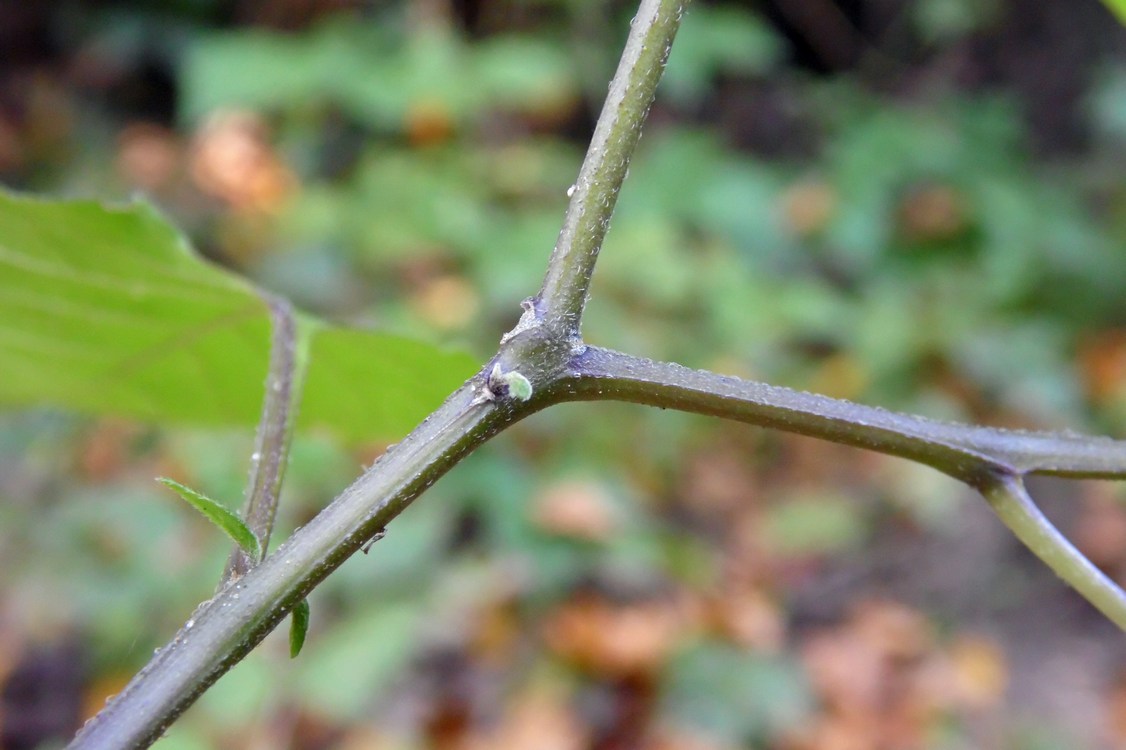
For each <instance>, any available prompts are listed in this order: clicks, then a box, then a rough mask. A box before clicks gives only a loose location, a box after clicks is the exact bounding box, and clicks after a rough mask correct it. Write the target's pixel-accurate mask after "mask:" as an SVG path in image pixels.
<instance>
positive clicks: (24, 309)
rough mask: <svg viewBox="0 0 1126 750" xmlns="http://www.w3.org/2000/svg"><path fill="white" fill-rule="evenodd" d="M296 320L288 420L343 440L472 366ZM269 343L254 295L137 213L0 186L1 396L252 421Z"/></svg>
mask: <svg viewBox="0 0 1126 750" xmlns="http://www.w3.org/2000/svg"><path fill="white" fill-rule="evenodd" d="M301 325H303V326H306V327H308V329H310V330H309V332H310V334H311V336H312V343H311V347H310V348H311V351H310V366H309V371H308V374H307V378H306V385H305V389H304V401H303V402H302V406H301V410H300V419H299V425H300V426H304V427H307V428H319V429H327V430H329V431H331V432H332V433H334V434H335V435H337V436H338V437H342V438H344V439H347V440H362V439H379V438H388V437H396V436H398V435H400V434H402V433H403V432H404V431H406V430H407V429H409V428H410V427H411V426H413V425H414V424H415V423H416V422H417V421H418V420H419V419H421V418H422V417H423V416H424V415H425V414H426V413H427V412H428V411H430V410H431V409H432V408H433V407H434V406H436V405H437V404H438V403H439V401H440V400H441V398H442V397H443V396H444V395H445V394H446V393H448V392H449V391H450V390H452V389H453V388H454V387H456V386H457V385H458V384H460V383H461V382H462V381H463V380H464V379H465V378H466V377H467V376H468V375H469V374H470V373H471V372H472V370H473V363H472V361H471V359H470V358H469V357H468V356H466V355H464V354H460V353H450V352H444V351H441V350H439V349H437V348H435V347H433V346H430V345H427V344H424V343H421V342H417V341H412V340H408V339H404V338H400V337H397V336H392V335H388V334H380V333H374V332H369V331H359V330H349V329H342V328H334V327H331V326H328V325H327V324H324V323H322V322H320V321H317V320H314V319H312V318H307V317H302V319H301ZM269 339H270V322H269V314H268V309H267V305H266V302H265V301H264V299H263V298H262V296H261V295H260V294H259V293H258V292H257V291H256V290H255V289H254V288H253V287H252V286H251V285H250V284H249V283H248V282H247V281H245V280H244V279H241V278H240V277H238V276H235V275H233V274H231V273H227V272H225V271H223V270H221V269H219V268H217V267H215V266H212V265H211V264H209V263H206V262H204V261H203V260H201V259H200V258H199V257H198V256H196V255H195V254H194V253H193V252H192V251H191V249H190V248H189V247H188V245H187V243H186V241H185V240H184V238H183V237H182V236H181V235H179V234H178V233H177V232H176V231H175V230H174V229H173V228H172V227H170V226H169V225H168V224H167V223H166V222H165V221H164V220H163V218H161V217H160V216H159V214H158V213H157V212H156V211H155V210H153V209H152V208H151V207H149V206H147V205H145V204H132V205H129V206H119V207H106V206H102V205H99V204H98V203H95V202H92V201H48V200H39V199H35V198H28V197H20V196H16V195H12V194H4V193H0V364H2V368H3V377H2V378H0V405H6V406H34V405H54V406H61V407H65V408H72V409H76V410H79V411H85V412H91V413H98V414H122V415H127V416H132V417H137V418H141V419H146V420H154V421H175V422H182V423H191V424H198V425H204V426H218V425H231V424H235V425H238V424H241V425H252V424H254V423H255V422H256V421H257V416H258V411H259V409H260V406H261V401H262V394H261V389H262V382H263V381H264V379H265V374H266V368H267V359H268V353H269Z"/></svg>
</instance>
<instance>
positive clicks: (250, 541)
mask: <svg viewBox="0 0 1126 750" xmlns="http://www.w3.org/2000/svg"><path fill="white" fill-rule="evenodd" d="M156 481H158V482H160V483H161V484H163V485H164V486H165V487H167V488H168V489H170V490H172V491H173V492H175V493H176V494H177V495H179V496H180V497H182V498H184V500H185V501H186V502H187V503H188V505H190V506H192V507H193V508H195V509H196V510H198V511H199V512H200V513H202V514H203V516H204V518H206V519H207V520H208V521H211V523H213V524H215V525H216V526H217V527H219V529H220V530H221V531H222V532H223V533H224V534H226V535H227V536H229V537H230V538H231V541H233V542H234V543H235V544H237V545H238V546H239V547H241V548H242V551H243V552H245V553H246V554H248V555H250V557H251V559H253V560H258V559H260V558H261V557H262V545H261V544H260V543H259V541H258V537H256V536H254V532H253V531H251V530H250V527H249V526H247V525H246V522H245V521H243V520H242V519H241V518H239V516H238V514H237V513H235V512H234V511H232V510H231V509H230V508H227V507H226V506H224V505H222V504H220V503H217V502H215V501H214V500H212V499H211V498H209V497H208V496H207V495H203V494H200V493H199V492H196V491H195V490H193V489H192V488H191V487H185V486H184V485H182V484H180V483H179V482H177V481H176V480H174V479H169V478H168V477H160V478H159V479H157V480H156Z"/></svg>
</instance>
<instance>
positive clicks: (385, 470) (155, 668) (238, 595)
mask: <svg viewBox="0 0 1126 750" xmlns="http://www.w3.org/2000/svg"><path fill="white" fill-rule="evenodd" d="M483 379H484V374H479V375H478V376H476V377H474V378H473V379H472V380H470V381H469V382H467V383H466V384H465V385H463V386H462V387H461V388H460V389H458V390H457V391H456V392H454V394H453V395H451V396H450V397H449V399H447V400H446V402H445V403H444V404H443V405H442V406H441V407H439V408H438V410H437V411H435V412H434V413H433V414H432V415H431V416H430V417H429V418H428V419H427V420H426V421H424V422H423V423H422V424H421V425H419V426H418V427H417V428H416V429H415V430H414V431H413V432H412V433H411V434H410V435H408V436H407V437H406V438H405V439H404V440H403V441H402V442H400V443H399V444H398V445H397V446H395V447H394V449H388V451H387V453H385V454H384V455H383V456H382V457H381V458H380V459H379V460H378V461H377V462H376V463H375V464H374V465H373V466H372V467H371V468H370V469H369V470H368V471H367V472H365V473H364V474H363V476H361V477H360V478H359V479H357V480H356V481H355V482H354V483H353V484H352V485H351V486H350V487H348V488H347V489H346V490H344V492H343V493H341V494H340V496H339V497H337V498H336V500H334V501H333V502H332V503H331V504H330V505H329V506H328V507H327V508H325V509H324V510H323V511H322V512H321V513H319V514H318V515H317V516H316V518H314V519H313V520H312V521H310V522H309V523H308V524H307V525H306V526H304V527H303V528H301V529H300V530H298V531H297V532H295V533H294V534H293V535H292V536H291V537H290V538H289V539H288V540H286V541H285V542H284V543H283V544H282V545H281V546H279V547H278V549H277V550H276V551H275V552H274V553H273V554H271V555H269V556H268V557H266V559H264V560H263V561H262V562H261V563H260V564H258V565H257V566H255V567H253V568H252V569H250V570H249V571H248V572H247V573H246V574H245V575H244V576H243V577H242V578H239V579H237V580H234V581H231V582H230V583H228V584H227V585H226V586H225V587H224V588H223V589H222V590H220V591H219V592H218V593H217V594H216V595H215V596H214V597H213V598H212V599H211V600H209V601H208V602H205V603H204V604H202V605H201V606H200V607H199V608H198V609H197V610H196V611H195V613H193V615H192V618H191V619H190V620H188V622H187V623H185V625H184V627H183V628H182V629H181V630H180V632H179V633H177V634H176V637H175V638H173V640H172V641H171V643H169V644H168V645H167V646H165V647H164V648H163V649H161V650H160V651H159V652H158V653H157V654H156V655H155V656H154V657H153V659H152V661H150V662H149V663H148V665H146V666H145V668H144V669H143V670H141V672H140V673H138V674H137V675H136V676H135V677H134V678H133V680H132V681H130V683H129V684H128V685H127V686H126V688H125V690H123V691H122V692H121V694H120V695H118V696H116V697H115V698H114V699H113V700H112V701H111V702H110V703H109V705H107V706H106V708H105V709H104V710H103V711H102V712H101V713H99V714H98V715H97V716H95V717H94V718H93V719H92V720H91V721H90V722H88V723H87V724H86V726H84V727H83V728H82V730H81V731H80V732H79V734H78V736H77V737H76V738H75V739H74V741H73V742H72V743H71V745H70V746H69V747H71V748H73V749H75V750H77V749H78V748H81V749H82V750H93V749H94V748H97V749H99V750H121V749H122V748H139V747H147V746H148V745H149V744H151V743H152V742H154V741H155V740H156V739H157V738H158V737H159V736H160V734H161V733H162V732H163V731H164V730H165V728H167V727H168V725H169V724H171V723H172V721H173V720H174V719H175V718H176V717H177V716H179V715H180V714H181V713H182V712H183V711H184V710H185V709H186V708H187V707H188V706H189V705H191V703H192V702H193V701H194V700H195V699H196V698H197V697H198V696H199V695H200V694H201V693H202V692H203V691H204V690H205V689H206V688H207V687H208V686H209V685H211V683H213V682H214V681H215V680H216V679H218V678H219V677H220V676H221V675H222V674H223V673H224V672H226V671H227V670H228V669H230V668H231V667H232V666H234V665H235V664H236V663H238V661H239V660H240V659H242V657H243V656H245V655H246V654H247V653H248V652H249V651H250V650H251V649H252V648H253V647H254V646H255V645H257V644H258V643H259V642H260V641H261V640H262V639H263V638H264V637H265V636H266V634H268V633H269V632H270V631H271V630H273V628H274V627H275V626H276V625H277V623H278V622H279V621H280V620H281V619H282V618H283V617H285V615H286V614H287V613H288V612H289V611H290V609H292V608H293V607H294V606H295V605H296V604H297V603H298V602H299V601H301V599H303V598H304V597H305V595H306V594H308V593H309V591H310V590H312V588H313V587H314V586H315V585H316V584H317V583H319V582H320V581H321V580H322V579H323V578H324V577H325V576H327V575H328V574H329V573H330V572H332V571H333V570H335V569H336V568H337V567H338V566H339V565H340V564H341V563H342V562H343V561H344V560H345V559H347V558H348V557H349V556H350V555H351V554H353V553H354V552H355V551H356V550H357V549H359V548H360V546H361V545H363V543H364V542H365V541H367V540H368V539H369V538H371V537H373V536H374V535H375V534H377V533H379V532H380V531H382V530H383V529H384V527H385V526H386V525H387V524H388V523H389V522H390V521H391V519H393V518H394V517H395V516H397V515H398V514H399V513H400V512H401V511H402V510H403V509H404V508H405V507H406V506H407V505H408V504H409V503H410V502H411V500H413V499H414V498H415V497H417V496H418V495H419V494H420V493H421V492H422V491H423V490H425V489H426V488H427V487H429V486H430V485H431V484H433V483H434V481H436V480H437V479H438V478H439V477H440V476H442V475H443V474H445V473H446V471H448V470H449V469H450V468H451V467H452V466H453V465H454V464H456V463H457V462H458V461H459V460H460V459H461V458H462V457H463V456H465V455H466V454H467V453H469V452H471V451H472V450H473V449H475V448H476V447H478V446H479V445H481V444H482V443H484V442H485V441H486V440H488V439H489V438H490V437H492V436H493V435H495V434H496V433H497V432H498V431H500V430H501V429H503V428H504V427H505V426H507V425H508V424H510V423H511V422H513V421H516V420H517V419H519V418H522V417H523V416H526V415H527V414H530V413H531V412H533V411H535V410H536V409H537V408H540V406H542V403H541V402H536V401H532V402H529V403H528V404H521V409H520V410H519V411H517V409H516V407H515V404H513V403H505V404H492V403H485V404H479V403H475V402H474V396H475V395H476V394H477V392H478V391H479V388H480V386H481V384H482V383H483V382H484V380H483Z"/></svg>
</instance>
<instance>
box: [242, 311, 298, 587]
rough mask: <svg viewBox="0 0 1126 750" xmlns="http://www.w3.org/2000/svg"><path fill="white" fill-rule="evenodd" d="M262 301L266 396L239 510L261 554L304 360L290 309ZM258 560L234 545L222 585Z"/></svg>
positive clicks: (281, 473)
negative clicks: (267, 327)
mask: <svg viewBox="0 0 1126 750" xmlns="http://www.w3.org/2000/svg"><path fill="white" fill-rule="evenodd" d="M266 302H267V304H268V305H269V308H270V323H271V336H270V369H269V372H268V373H267V375H266V396H265V398H264V399H263V402H262V417H261V419H260V420H259V422H258V431H257V433H256V435H255V439H254V453H253V454H252V455H251V456H250V477H249V479H248V480H247V485H246V508H245V509H244V511H243V518H244V520H245V521H246V524H247V526H249V527H250V530H251V531H253V532H254V536H256V537H257V538H258V543H259V546H260V547H261V549H262V554H263V555H265V554H266V549H267V547H268V546H269V544H270V533H271V532H272V531H273V528H274V517H275V516H276V515H277V510H278V495H279V494H280V493H281V485H282V480H283V479H284V476H285V467H286V464H287V463H288V457H289V444H290V439H291V437H292V436H293V423H294V421H295V419H296V413H297V404H298V402H299V401H300V398H301V381H302V379H303V376H304V371H305V357H304V356H303V352H299V351H298V349H299V348H303V346H304V344H303V342H299V341H298V335H297V321H296V319H295V318H294V314H293V308H292V306H291V305H290V304H289V302H288V301H286V300H284V299H282V298H280V297H275V296H272V295H267V296H266ZM258 562H259V561H258V560H251V559H250V556H249V555H247V554H246V552H244V551H243V550H242V549H241V548H240V547H238V546H236V547H235V549H234V551H233V552H232V553H231V556H230V558H229V559H228V560H227V567H226V570H225V571H224V572H223V579H222V583H223V584H226V583H227V582H228V581H230V580H231V579H232V578H239V577H241V576H243V575H244V574H245V573H246V572H247V571H248V570H250V569H251V568H252V567H254V566H255V565H257V564H258Z"/></svg>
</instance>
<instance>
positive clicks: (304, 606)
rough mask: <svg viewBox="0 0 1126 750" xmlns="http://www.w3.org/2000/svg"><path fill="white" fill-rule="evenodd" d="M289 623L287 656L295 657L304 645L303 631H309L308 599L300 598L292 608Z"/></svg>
mask: <svg viewBox="0 0 1126 750" xmlns="http://www.w3.org/2000/svg"><path fill="white" fill-rule="evenodd" d="M292 616H293V617H292V620H291V621H290V624H289V658H290V659H296V658H297V655H298V654H299V653H301V647H302V646H304V645H305V633H307V632H308V631H309V600H308V599H302V600H301V601H299V602H298V603H297V606H296V607H294V608H293V612H292Z"/></svg>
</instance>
